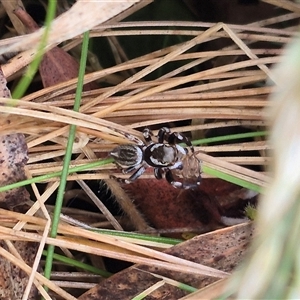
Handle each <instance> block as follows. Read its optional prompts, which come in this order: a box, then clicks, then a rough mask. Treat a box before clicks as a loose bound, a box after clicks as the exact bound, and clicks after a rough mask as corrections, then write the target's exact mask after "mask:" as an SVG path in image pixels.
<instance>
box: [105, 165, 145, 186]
mask: <svg viewBox="0 0 300 300" xmlns="http://www.w3.org/2000/svg"><path fill="white" fill-rule="evenodd" d="M145 171H146V166H145V165H142V166H140V167H139V168H138V169H137V170H136V171H135V172H134V173H133V174H132V175H131V176H130V177H129V178H128V179H125V178H119V177H116V176H114V175H110V176H109V177H110V178H111V179H115V180H117V181H118V182H121V183H126V184H129V183H131V182H133V181H135V180H136V179H138V178H139V177H140V176H141V175H142V174H143V173H144V172H145Z"/></svg>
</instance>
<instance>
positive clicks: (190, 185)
mask: <svg viewBox="0 0 300 300" xmlns="http://www.w3.org/2000/svg"><path fill="white" fill-rule="evenodd" d="M165 178H166V180H167V181H168V182H169V183H170V184H171V185H172V186H173V187H175V188H177V189H184V190H188V189H191V190H193V189H196V188H197V187H198V185H199V184H200V183H198V180H197V182H196V183H191V182H185V181H184V180H183V181H182V182H181V181H179V180H175V178H174V175H173V173H172V170H167V172H166V175H165Z"/></svg>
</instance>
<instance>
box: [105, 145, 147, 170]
mask: <svg viewBox="0 0 300 300" xmlns="http://www.w3.org/2000/svg"><path fill="white" fill-rule="evenodd" d="M109 154H110V156H111V157H113V158H114V159H115V162H116V163H117V164H118V165H119V166H120V167H122V168H127V167H133V166H137V165H139V164H141V163H142V161H143V159H144V158H143V151H142V149H141V148H140V147H139V146H136V145H130V144H128V145H120V146H118V147H116V148H115V149H113V150H112V151H111V152H110V153H109Z"/></svg>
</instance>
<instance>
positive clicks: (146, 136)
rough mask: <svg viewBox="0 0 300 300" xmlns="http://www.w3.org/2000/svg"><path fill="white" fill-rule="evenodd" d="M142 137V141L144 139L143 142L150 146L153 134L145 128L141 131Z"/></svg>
mask: <svg viewBox="0 0 300 300" xmlns="http://www.w3.org/2000/svg"><path fill="white" fill-rule="evenodd" d="M143 136H144V139H145V141H146V143H147V144H151V143H152V136H153V133H152V131H151V130H150V129H149V128H145V129H144V130H143Z"/></svg>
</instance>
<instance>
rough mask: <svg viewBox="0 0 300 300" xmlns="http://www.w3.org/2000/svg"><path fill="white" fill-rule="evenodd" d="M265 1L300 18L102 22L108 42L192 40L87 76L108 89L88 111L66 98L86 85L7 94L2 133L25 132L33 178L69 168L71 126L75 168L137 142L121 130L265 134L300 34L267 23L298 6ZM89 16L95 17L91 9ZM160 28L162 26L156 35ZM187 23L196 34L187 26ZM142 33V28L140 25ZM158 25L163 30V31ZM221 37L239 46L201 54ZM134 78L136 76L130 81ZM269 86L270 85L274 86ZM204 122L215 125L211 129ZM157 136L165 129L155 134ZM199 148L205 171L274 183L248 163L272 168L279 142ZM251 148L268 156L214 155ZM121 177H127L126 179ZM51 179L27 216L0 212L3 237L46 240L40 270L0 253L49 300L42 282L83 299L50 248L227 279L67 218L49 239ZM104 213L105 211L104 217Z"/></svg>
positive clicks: (95, 174)
mask: <svg viewBox="0 0 300 300" xmlns="http://www.w3.org/2000/svg"><path fill="white" fill-rule="evenodd" d="M266 2H272V3H274V4H276V5H278V6H283V5H286V7H287V8H288V9H289V10H291V11H292V12H291V13H286V14H284V15H282V16H278V17H274V18H270V19H267V20H261V21H259V22H255V23H252V24H248V25H231V24H223V23H218V24H210V23H200V22H199V23H196V22H186V23H185V22H180V23H179V22H159V23H157V22H129V23H111V24H106V25H98V26H96V27H94V28H91V31H90V37H91V38H93V37H104V36H105V37H108V38H111V37H118V36H128V38H129V37H130V36H133V35H162V34H163V35H185V36H188V37H189V38H190V39H189V40H188V41H187V42H184V43H181V44H178V45H173V46H171V47H167V48H165V49H161V50H158V51H155V52H153V53H148V54H146V55H144V56H142V57H137V58H134V59H132V60H127V61H123V62H121V63H119V64H117V65H116V66H113V67H110V68H107V69H102V70H96V71H94V72H91V73H89V74H87V75H86V76H85V80H84V82H85V83H87V82H91V81H97V82H98V83H105V84H106V86H107V85H108V86H109V87H105V88H99V89H97V90H93V91H88V92H84V93H83V96H82V102H81V108H80V111H79V112H74V111H73V110H72V107H73V102H74V95H72V94H67V95H66V94H65V93H66V92H68V91H70V90H74V88H76V83H77V79H73V80H70V81H68V82H63V83H61V84H59V85H56V86H52V87H47V88H44V89H42V90H39V91H37V92H35V93H31V94H29V95H26V96H24V97H23V98H22V99H21V100H16V101H14V100H11V99H6V98H0V104H1V105H5V104H8V105H5V106H1V114H2V117H1V121H0V131H1V133H2V134H9V133H13V132H22V133H24V134H25V135H26V140H27V144H28V148H29V162H28V164H27V166H26V172H27V175H28V178H30V177H36V176H40V175H45V174H51V173H53V172H57V171H60V170H61V168H62V160H63V157H64V154H65V148H66V144H67V140H68V132H69V125H71V124H73V125H76V126H77V133H76V140H75V142H74V146H73V153H74V154H77V158H76V159H75V160H73V161H72V162H71V163H70V167H74V166H82V165H85V164H88V163H90V162H97V161H98V160H99V157H102V158H103V157H106V155H107V152H108V151H109V150H111V149H112V148H113V147H115V145H116V144H119V143H128V141H127V140H126V139H125V138H124V137H122V136H120V135H119V134H118V133H116V132H115V131H114V130H113V129H118V130H121V131H123V132H126V133H131V134H134V135H137V136H139V137H141V133H140V131H138V130H137V129H140V128H143V127H145V126H151V125H157V126H159V125H161V124H165V123H167V122H175V121H179V120H196V119H197V120H198V121H199V120H200V122H198V123H197V124H196V123H192V124H191V125H187V126H181V127H175V128H174V129H173V130H174V131H179V132H192V134H193V135H194V134H196V133H199V132H200V135H202V133H203V131H205V130H207V129H210V128H217V127H218V128H221V127H224V128H226V127H229V126H235V125H237V126H238V125H242V126H245V127H247V128H249V130H250V129H252V130H256V131H260V130H265V128H266V127H267V126H268V125H269V120H268V118H267V117H268V116H267V111H266V110H265V108H266V107H268V106H270V105H272V104H270V103H269V102H268V100H267V99H268V97H269V95H270V93H271V92H272V91H273V87H274V86H275V85H276V84H278V82H277V77H275V76H274V74H273V70H272V68H271V67H272V66H273V65H274V64H276V63H278V62H280V61H281V59H282V57H281V55H282V51H281V48H282V47H283V46H284V45H285V44H286V43H288V42H289V41H290V40H291V38H292V37H293V36H294V32H295V28H294V27H291V28H282V29H275V28H269V27H267V26H273V25H278V24H282V22H284V21H287V20H293V19H298V18H299V10H298V5H296V4H294V5H293V4H292V3H290V2H289V1H266ZM86 11H87V12H88V10H86ZM70 22H73V20H71V21H70ZM75 23H76V22H75ZM153 26H155V28H156V29H152V28H151V27H153ZM183 26H185V27H186V28H188V29H185V28H182V27H183ZM137 27H138V29H136V28H137ZM158 27H161V28H159V29H157V28H158ZM169 27H172V28H173V27H176V29H174V30H170V29H169ZM80 33H81V32H80ZM58 35H59V33H58ZM32 36H33V35H32ZM68 37H69V36H68ZM219 38H225V39H227V41H230V46H227V47H225V48H223V49H217V50H211V51H204V52H199V51H197V49H196V48H195V46H197V45H201V44H203V43H210V42H211V41H214V40H217V39H219ZM54 40H55V41H58V40H60V37H59V36H58V37H57V38H56V39H54ZM21 41H24V38H22V37H20V38H15V40H14V41H10V40H9V41H5V40H4V41H1V42H0V51H1V49H3V46H4V45H6V43H7V44H8V45H10V47H11V48H12V49H13V47H14V45H16V47H19V48H20V43H21ZM52 41H53V40H52ZM262 41H263V42H264V43H265V44H264V45H266V47H264V48H256V47H254V46H253V45H254V44H255V43H256V42H262ZM80 42H81V37H78V36H77V37H76V38H74V39H73V40H71V41H70V40H69V41H68V43H66V44H65V46H64V47H65V49H67V50H70V49H72V48H73V47H75V46H76V45H77V44H79V43H80ZM14 43H15V44H14ZM26 45H27V46H24V48H22V47H21V49H27V48H28V45H29V44H28V42H26ZM1 47H2V48H1ZM19 48H18V49H19ZM121 51H122V49H117V52H118V53H120V52H121ZM31 54H32V49H30V50H26V51H24V52H23V53H21V54H20V55H19V56H21V57H22V59H21V60H20V59H17V58H15V59H13V60H12V61H11V62H10V63H9V64H8V65H6V66H3V71H4V73H5V74H6V75H7V76H8V77H9V76H12V75H13V74H15V73H16V72H17V71H18V70H19V69H21V68H22V67H23V66H24V65H26V64H27V63H28V62H29V61H30V60H31ZM237 57H238V59H237ZM211 60H214V61H215V62H219V61H221V60H222V61H223V62H225V63H223V64H222V65H216V66H214V67H212V68H210V69H203V70H202V66H203V64H204V63H205V62H209V61H211ZM175 61H176V62H181V64H182V65H181V67H179V68H178V69H174V70H172V71H171V72H170V73H168V74H165V75H163V76H161V77H160V78H157V79H155V80H146V79H145V77H146V76H147V75H149V74H151V73H152V72H153V71H154V70H157V69H159V68H162V67H163V66H165V65H167V64H168V63H171V62H175ZM186 70H192V71H193V72H191V73H190V75H185V74H184V71H186ZM124 72H125V73H124ZM126 72H127V74H128V73H129V74H132V75H131V76H130V77H127V78H125V77H124V74H126ZM267 80H268V81H267ZM266 81H267V82H268V83H267V84H265V82H266ZM183 85H184V86H183ZM203 120H209V121H211V122H208V123H204V121H203ZM154 133H156V132H155V131H154ZM195 148H196V151H198V154H197V155H198V157H199V159H201V161H202V162H203V169H204V171H205V170H206V168H207V169H209V168H211V169H214V170H217V171H220V173H224V174H228V175H230V176H234V177H236V178H239V179H242V180H244V181H247V182H249V183H251V184H254V185H256V186H258V187H263V188H265V187H267V186H268V185H269V183H270V177H269V175H268V174H267V173H266V172H265V171H263V172H257V171H252V170H249V169H247V168H244V167H242V166H241V165H245V164H246V165H260V166H262V168H263V169H264V170H265V166H267V165H268V163H269V161H270V157H269V152H268V151H267V150H269V149H270V145H269V143H268V142H267V141H266V139H265V138H261V137H260V138H257V139H256V140H255V141H253V142H247V143H234V144H226V145H220V146H210V145H209V144H207V145H200V144H199V145H197V146H196V147H195ZM250 150H251V151H252V150H257V151H259V152H260V154H261V156H260V157H250V156H236V157H226V155H220V157H218V158H216V157H212V156H210V153H211V152H214V153H216V152H219V153H220V154H222V153H224V152H231V151H240V152H241V153H242V152H243V151H250ZM203 152H204V153H203ZM49 160H51V162H49ZM116 172H117V171H116V168H115V166H114V165H113V164H111V163H109V164H104V165H101V166H98V167H96V168H93V169H89V168H87V169H86V170H85V171H84V172H80V173H75V174H69V175H68V180H69V181H78V182H79V183H82V185H84V182H83V180H96V179H97V180H98V179H108V178H109V175H110V174H114V173H116ZM118 176H120V177H121V176H123V175H122V174H118ZM210 176H211V175H209V174H207V173H204V174H203V177H204V178H206V177H210ZM149 177H150V178H153V175H152V174H149V173H147V174H144V175H143V176H142V177H141V179H140V180H147V178H149ZM43 182H45V180H43ZM46 182H47V183H48V185H47V189H46V190H45V192H44V193H43V194H42V195H40V193H39V191H38V189H37V188H36V185H35V184H32V187H33V189H34V193H35V196H36V198H37V201H36V202H35V203H34V205H33V206H32V208H31V209H30V210H29V211H28V212H27V214H25V215H22V214H17V213H14V212H7V211H3V210H0V219H1V226H0V237H1V239H5V240H7V241H11V240H18V241H36V242H40V243H41V244H40V245H41V246H40V252H39V254H38V256H37V260H36V264H35V266H34V267H33V269H31V267H29V266H27V265H26V264H25V263H24V262H22V260H21V259H19V258H16V257H17V254H16V253H15V255H14V254H13V253H12V254H10V253H8V251H5V250H4V249H2V248H1V249H0V255H2V256H4V257H6V258H7V259H8V260H9V261H12V262H14V263H16V264H17V265H18V266H20V268H22V269H23V270H24V271H25V272H26V273H28V274H32V275H31V279H32V282H33V283H34V284H35V285H36V286H37V287H38V289H39V290H40V292H41V293H42V294H43V296H44V297H45V298H46V299H49V296H47V293H46V291H45V290H44V289H43V287H42V285H46V286H48V287H49V288H50V289H51V290H53V291H54V292H55V293H57V294H59V295H60V296H61V297H62V298H64V299H75V298H74V297H73V296H71V295H70V294H68V293H67V292H66V291H64V290H63V289H62V288H59V287H58V285H56V284H54V283H53V282H51V281H49V280H47V279H46V278H44V277H43V276H42V275H41V274H39V272H38V271H37V264H38V263H39V260H40V256H41V251H42V248H43V247H44V245H46V244H51V245H55V246H56V247H59V248H61V249H65V250H64V251H65V253H68V254H69V255H70V256H72V250H77V251H81V252H83V253H89V254H95V255H98V256H108V257H112V258H118V259H122V260H124V261H130V262H133V263H143V264H149V265H152V266H153V265H154V266H164V267H165V268H166V269H169V270H179V271H180V272H186V273H195V274H202V275H203V274H204V275H208V276H216V277H219V278H222V277H224V276H226V275H227V274H225V273H224V272H221V271H218V270H214V269H211V268H208V267H205V266H201V265H199V264H196V263H192V262H188V261H186V260H182V259H178V258H175V257H173V256H170V255H166V254H163V253H161V252H160V251H157V250H153V249H152V248H157V247H160V248H161V249H163V248H165V247H166V246H165V245H159V244H157V243H154V242H153V243H150V242H147V243H146V242H144V243H143V241H142V240H138V242H137V241H136V240H135V239H130V238H126V237H120V236H118V237H111V236H108V235H105V234H99V233H95V232H91V231H90V230H87V229H82V228H79V227H78V226H75V225H68V224H66V223H64V222H63V221H62V222H61V224H60V225H59V227H58V236H57V237H56V238H50V237H48V232H49V227H50V224H51V218H50V216H49V214H48V212H47V209H46V207H45V205H44V203H45V201H47V199H49V197H50V196H51V195H53V193H55V191H56V189H57V187H58V185H59V181H58V177H57V176H56V177H53V178H49V179H47V180H46ZM91 197H93V196H91ZM40 209H41V210H42V214H43V217H41V213H39V215H38V216H34V215H35V214H36V212H37V211H39V210H40ZM104 210H105V208H103V210H102V213H103V211H104ZM81 217H83V216H81ZM78 218H80V216H78ZM96 219H97V218H96ZM107 220H108V222H107ZM97 222H99V223H101V222H103V224H104V223H105V222H106V226H108V227H113V228H117V229H118V230H122V228H123V227H122V224H120V223H119V222H121V220H120V219H119V218H115V217H114V216H107V219H106V218H104V219H102V220H99V219H97ZM108 224H109V225H108ZM145 226H146V225H145ZM136 243H138V245H137V244H136ZM34 269H35V270H34ZM32 270H34V272H33V271H32ZM61 284H62V285H67V282H66V281H65V280H64V281H63V283H62V282H61ZM85 287H86V288H89V287H90V285H88V284H87V285H86V286H85ZM190 299H193V298H190Z"/></svg>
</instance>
